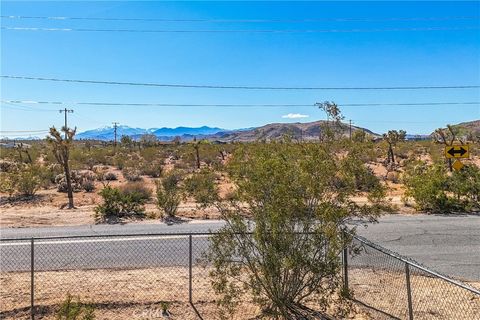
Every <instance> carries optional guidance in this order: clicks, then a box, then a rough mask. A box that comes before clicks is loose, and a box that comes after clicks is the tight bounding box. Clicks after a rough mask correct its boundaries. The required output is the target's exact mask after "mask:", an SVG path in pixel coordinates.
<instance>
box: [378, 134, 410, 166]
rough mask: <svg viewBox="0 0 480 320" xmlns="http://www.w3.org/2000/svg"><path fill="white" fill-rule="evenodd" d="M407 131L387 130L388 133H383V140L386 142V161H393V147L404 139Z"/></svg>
mask: <svg viewBox="0 0 480 320" xmlns="http://www.w3.org/2000/svg"><path fill="white" fill-rule="evenodd" d="M406 134H407V132H406V131H405V130H400V131H397V130H389V131H388V133H384V134H383V140H385V141H386V142H387V143H388V154H387V162H388V163H395V155H394V153H393V147H395V146H396V145H397V143H398V142H400V141H404V140H405V136H406Z"/></svg>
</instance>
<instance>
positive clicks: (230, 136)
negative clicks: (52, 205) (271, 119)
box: [0, 120, 480, 142]
mask: <svg viewBox="0 0 480 320" xmlns="http://www.w3.org/2000/svg"><path fill="white" fill-rule="evenodd" d="M322 125H326V123H325V121H315V122H305V123H299V122H297V123H271V124H267V125H264V126H261V127H254V128H245V129H237V130H227V129H222V128H217V127H208V126H202V127H195V128H192V127H177V128H165V127H163V128H150V129H143V128H132V127H129V126H118V127H117V139H120V138H121V137H122V136H124V135H126V136H129V137H131V138H132V139H134V140H138V139H140V137H141V136H142V135H144V134H152V135H155V136H156V137H157V139H159V140H161V141H171V140H173V139H174V138H175V137H180V139H181V140H182V141H190V140H192V139H194V138H195V137H196V138H197V139H208V140H212V141H223V142H232V141H256V140H275V139H279V138H281V137H283V136H285V135H289V136H291V137H292V138H294V139H302V140H315V139H318V137H319V135H320V130H321V127H322ZM453 126H454V127H456V128H457V129H458V131H459V133H460V134H461V135H462V136H466V135H467V134H473V135H474V136H480V120H474V121H469V122H462V123H459V124H455V125H453ZM358 130H361V131H364V132H366V133H368V134H369V135H371V136H372V137H380V135H379V134H378V133H375V132H372V131H370V130H369V129H366V128H362V127H358V126H352V133H353V132H355V131H358ZM114 131H115V130H114V128H113V127H103V128H98V129H94V130H87V131H84V132H80V133H77V135H76V136H75V138H76V139H82V140H103V141H112V140H113V139H114V136H115V132H114ZM341 132H342V134H343V135H344V136H348V135H349V133H350V127H349V126H348V125H347V124H342V125H341ZM429 137H430V135H414V134H407V139H428V138H429ZM0 138H2V137H0ZM2 139H3V140H37V139H40V138H39V137H29V138H10V139H5V138H2Z"/></svg>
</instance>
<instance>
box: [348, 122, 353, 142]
mask: <svg viewBox="0 0 480 320" xmlns="http://www.w3.org/2000/svg"><path fill="white" fill-rule="evenodd" d="M348 122H349V123H350V141H352V120H348Z"/></svg>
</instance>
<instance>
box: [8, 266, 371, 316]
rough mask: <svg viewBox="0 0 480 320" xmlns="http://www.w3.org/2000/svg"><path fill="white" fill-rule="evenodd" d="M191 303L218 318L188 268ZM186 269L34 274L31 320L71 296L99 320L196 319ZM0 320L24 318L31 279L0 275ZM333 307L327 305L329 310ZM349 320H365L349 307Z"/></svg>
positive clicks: (198, 275)
mask: <svg viewBox="0 0 480 320" xmlns="http://www.w3.org/2000/svg"><path fill="white" fill-rule="evenodd" d="M192 278H193V281H192V299H193V302H194V305H195V308H196V310H197V312H199V314H200V315H201V316H202V318H203V319H219V316H218V311H219V309H218V307H217V305H216V299H215V293H214V292H213V290H212V288H211V286H210V280H209V277H208V270H206V269H204V268H202V267H195V268H194V269H193V277H192ZM188 283H189V282H188V269H187V268H182V267H164V268H155V269H141V270H83V271H78V270H77V271H48V272H38V273H36V274H35V305H36V314H37V316H36V319H55V314H56V311H57V310H58V309H59V305H60V304H61V303H62V301H63V300H64V299H65V297H66V294H67V293H70V294H71V295H72V296H74V297H78V298H79V299H80V300H81V301H82V302H85V303H91V304H93V305H94V306H95V309H96V311H95V316H96V319H98V320H107V319H108V320H109V319H132V320H133V319H139V320H140V319H163V317H162V316H161V315H162V302H164V303H167V305H168V311H169V313H170V319H181V320H190V319H192V320H193V319H199V318H197V315H196V313H195V310H194V309H193V308H192V306H191V305H190V304H189V303H188V299H189V296H188ZM0 284H1V289H0V298H1V307H0V318H1V319H5V320H6V319H16V320H17V319H29V317H30V308H29V305H30V296H29V290H30V274H29V273H1V276H0ZM333 308H335V306H331V307H330V309H332V310H333ZM258 312H259V310H258V308H257V307H255V306H254V305H253V304H252V303H251V302H248V301H244V302H243V303H241V305H240V306H239V308H238V312H237V313H236V314H235V316H234V317H233V318H232V320H244V319H252V318H254V317H255V316H256V315H257V314H258ZM347 318H348V319H354V320H366V319H370V318H369V317H368V314H367V313H365V312H363V311H361V310H360V309H359V307H356V306H353V307H352V310H351V311H350V314H349V316H348V317H347Z"/></svg>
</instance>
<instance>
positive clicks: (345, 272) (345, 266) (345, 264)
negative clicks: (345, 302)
mask: <svg viewBox="0 0 480 320" xmlns="http://www.w3.org/2000/svg"><path fill="white" fill-rule="evenodd" d="M342 266H343V290H344V292H345V293H347V292H348V248H347V246H346V245H345V246H344V248H343V251H342Z"/></svg>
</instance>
